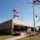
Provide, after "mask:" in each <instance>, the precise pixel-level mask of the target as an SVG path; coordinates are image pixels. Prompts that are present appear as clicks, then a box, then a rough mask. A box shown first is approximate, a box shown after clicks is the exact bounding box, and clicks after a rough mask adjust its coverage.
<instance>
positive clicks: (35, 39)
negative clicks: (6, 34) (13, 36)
mask: <svg viewBox="0 0 40 40" xmlns="http://www.w3.org/2000/svg"><path fill="white" fill-rule="evenodd" d="M18 40H40V34H39V35H36V36H30V37H25V38H22V39H18Z"/></svg>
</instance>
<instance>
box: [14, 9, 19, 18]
mask: <svg viewBox="0 0 40 40" xmlns="http://www.w3.org/2000/svg"><path fill="white" fill-rule="evenodd" d="M13 12H14V13H13V14H14V15H13V17H19V12H18V11H17V10H16V9H14V10H13Z"/></svg>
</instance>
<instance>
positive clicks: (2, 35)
mask: <svg viewBox="0 0 40 40" xmlns="http://www.w3.org/2000/svg"><path fill="white" fill-rule="evenodd" d="M11 37H13V36H12V35H9V34H5V33H4V34H3V33H0V40H5V39H7V38H11Z"/></svg>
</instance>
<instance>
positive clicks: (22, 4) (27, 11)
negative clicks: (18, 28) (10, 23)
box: [0, 0, 33, 25]
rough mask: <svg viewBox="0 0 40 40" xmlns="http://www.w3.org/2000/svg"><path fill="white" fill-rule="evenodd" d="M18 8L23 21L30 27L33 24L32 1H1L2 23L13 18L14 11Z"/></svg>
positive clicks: (0, 13) (0, 21) (0, 18)
mask: <svg viewBox="0 0 40 40" xmlns="http://www.w3.org/2000/svg"><path fill="white" fill-rule="evenodd" d="M14 8H18V10H19V11H20V12H19V13H20V17H21V20H23V21H24V22H25V23H27V24H28V25H30V24H32V23H33V8H32V0H0V23H2V22H4V21H7V20H9V19H11V18H12V11H11V10H13V9H14Z"/></svg>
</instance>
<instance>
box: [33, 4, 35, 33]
mask: <svg viewBox="0 0 40 40" xmlns="http://www.w3.org/2000/svg"><path fill="white" fill-rule="evenodd" d="M34 6H35V4H34V3H33V25H34V32H35V9H34V8H35V7H34Z"/></svg>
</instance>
